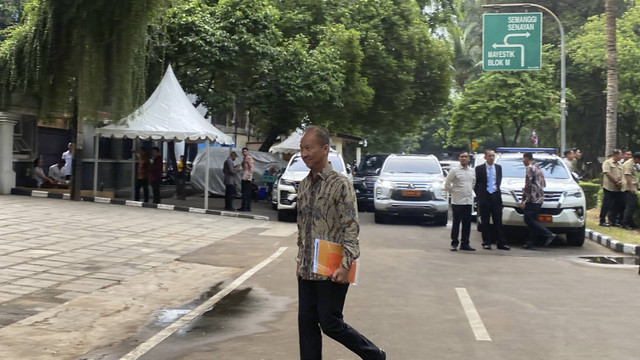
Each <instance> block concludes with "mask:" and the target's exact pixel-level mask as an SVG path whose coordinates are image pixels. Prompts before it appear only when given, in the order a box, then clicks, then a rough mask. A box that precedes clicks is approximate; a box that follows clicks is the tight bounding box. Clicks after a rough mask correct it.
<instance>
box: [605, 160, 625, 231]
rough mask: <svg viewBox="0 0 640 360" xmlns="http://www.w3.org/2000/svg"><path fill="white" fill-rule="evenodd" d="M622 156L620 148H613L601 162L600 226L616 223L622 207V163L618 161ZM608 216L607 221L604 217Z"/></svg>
mask: <svg viewBox="0 0 640 360" xmlns="http://www.w3.org/2000/svg"><path fill="white" fill-rule="evenodd" d="M620 158H622V150H620V149H613V153H612V154H611V156H609V158H608V159H607V160H605V162H603V163H602V173H603V174H604V177H603V178H602V192H603V193H604V196H603V198H602V207H601V208H600V226H611V225H616V222H617V221H618V213H619V212H620V210H621V208H622V206H623V205H622V201H621V199H623V197H622V195H623V194H622V191H621V188H622V165H620V164H619V163H618V161H620ZM607 216H609V222H607V221H606V217H607Z"/></svg>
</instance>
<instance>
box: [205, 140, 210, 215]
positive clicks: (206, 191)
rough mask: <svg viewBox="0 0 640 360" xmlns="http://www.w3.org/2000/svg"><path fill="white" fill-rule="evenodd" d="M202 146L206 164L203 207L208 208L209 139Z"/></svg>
mask: <svg viewBox="0 0 640 360" xmlns="http://www.w3.org/2000/svg"><path fill="white" fill-rule="evenodd" d="M204 148H205V151H206V152H207V166H206V167H205V173H204V209H205V210H209V158H210V157H211V155H210V153H211V152H210V151H209V139H208V138H207V140H206V141H205V142H204Z"/></svg>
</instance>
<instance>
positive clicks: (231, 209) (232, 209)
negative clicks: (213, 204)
mask: <svg viewBox="0 0 640 360" xmlns="http://www.w3.org/2000/svg"><path fill="white" fill-rule="evenodd" d="M224 209H225V210H226V211H235V209H234V208H224Z"/></svg>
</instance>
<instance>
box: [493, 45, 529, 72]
mask: <svg viewBox="0 0 640 360" xmlns="http://www.w3.org/2000/svg"><path fill="white" fill-rule="evenodd" d="M492 47H493V48H494V49H497V48H520V66H522V67H524V45H522V44H496V43H493V45H492Z"/></svg>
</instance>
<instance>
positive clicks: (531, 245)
mask: <svg viewBox="0 0 640 360" xmlns="http://www.w3.org/2000/svg"><path fill="white" fill-rule="evenodd" d="M522 248H523V249H527V250H533V249H534V247H533V244H524V245H523V246H522Z"/></svg>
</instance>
